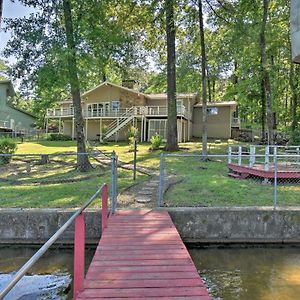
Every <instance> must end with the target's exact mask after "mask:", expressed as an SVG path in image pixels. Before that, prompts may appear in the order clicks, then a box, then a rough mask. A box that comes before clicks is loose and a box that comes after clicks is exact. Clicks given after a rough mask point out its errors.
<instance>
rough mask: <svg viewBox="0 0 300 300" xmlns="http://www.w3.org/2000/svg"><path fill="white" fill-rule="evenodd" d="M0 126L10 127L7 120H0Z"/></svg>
mask: <svg viewBox="0 0 300 300" xmlns="http://www.w3.org/2000/svg"><path fill="white" fill-rule="evenodd" d="M0 128H10V126H9V121H1V120H0Z"/></svg>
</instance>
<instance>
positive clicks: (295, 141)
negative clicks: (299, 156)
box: [289, 128, 300, 146]
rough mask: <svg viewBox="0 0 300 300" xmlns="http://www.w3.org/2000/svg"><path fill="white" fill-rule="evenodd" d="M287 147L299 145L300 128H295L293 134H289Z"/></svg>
mask: <svg viewBox="0 0 300 300" xmlns="http://www.w3.org/2000/svg"><path fill="white" fill-rule="evenodd" d="M289 145H291V146H298V145H300V128H296V129H295V130H294V131H293V132H291V136H290V140H289Z"/></svg>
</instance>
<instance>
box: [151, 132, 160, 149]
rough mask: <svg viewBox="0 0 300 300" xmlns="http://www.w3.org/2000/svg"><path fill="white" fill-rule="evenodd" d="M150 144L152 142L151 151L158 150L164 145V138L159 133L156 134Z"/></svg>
mask: <svg viewBox="0 0 300 300" xmlns="http://www.w3.org/2000/svg"><path fill="white" fill-rule="evenodd" d="M150 142H151V149H152V150H158V149H159V147H160V146H161V144H162V137H161V136H160V135H159V134H158V133H156V134H155V135H152V137H151V139H150Z"/></svg>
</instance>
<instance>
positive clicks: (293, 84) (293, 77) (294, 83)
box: [290, 64, 299, 132]
mask: <svg viewBox="0 0 300 300" xmlns="http://www.w3.org/2000/svg"><path fill="white" fill-rule="evenodd" d="M296 71H297V70H295V67H294V65H293V64H291V66H290V89H291V94H292V97H291V113H292V126H291V129H292V132H294V131H295V129H296V128H297V127H298V116H297V106H298V92H297V90H298V80H297V78H298V76H299V75H298V74H296ZM297 75H298V76H297Z"/></svg>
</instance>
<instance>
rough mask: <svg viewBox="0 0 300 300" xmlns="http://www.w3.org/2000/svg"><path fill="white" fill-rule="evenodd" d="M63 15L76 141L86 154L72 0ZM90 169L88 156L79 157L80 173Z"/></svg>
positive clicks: (79, 148) (67, 0)
mask: <svg viewBox="0 0 300 300" xmlns="http://www.w3.org/2000/svg"><path fill="white" fill-rule="evenodd" d="M63 14H64V21H65V32H66V38H67V49H68V53H67V62H68V72H69V82H70V86H71V94H72V100H73V107H74V118H75V123H76V126H75V127H76V140H77V152H78V153H86V147H85V137H84V132H83V126H84V123H83V117H82V107H81V98H80V87H79V80H78V68H77V62H76V46H75V41H74V31H73V22H72V12H71V3H70V0H63ZM89 167H90V163H89V160H88V156H87V155H80V154H78V156H77V168H78V169H79V171H82V172H84V171H87V170H88V169H89Z"/></svg>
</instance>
